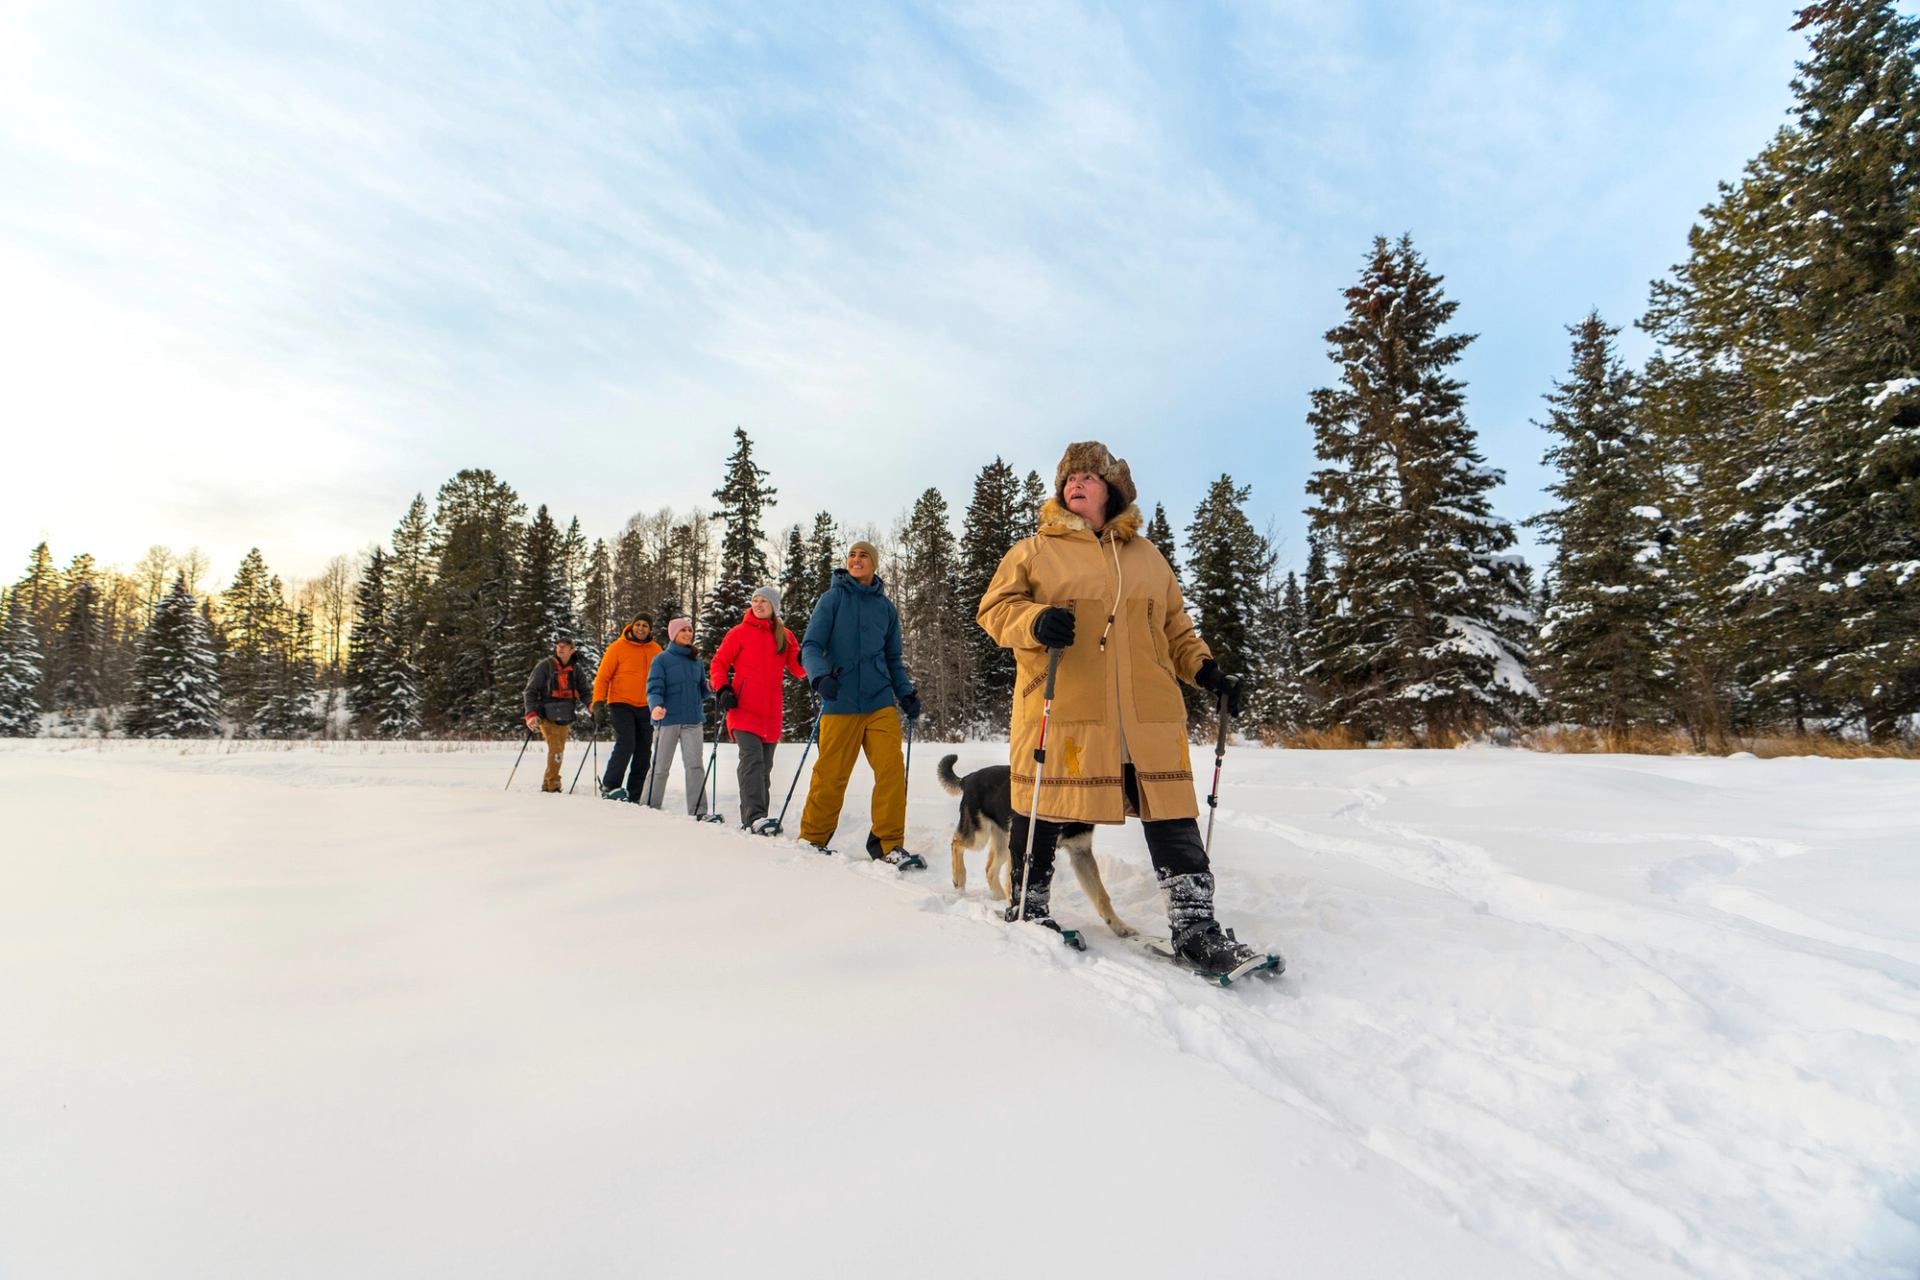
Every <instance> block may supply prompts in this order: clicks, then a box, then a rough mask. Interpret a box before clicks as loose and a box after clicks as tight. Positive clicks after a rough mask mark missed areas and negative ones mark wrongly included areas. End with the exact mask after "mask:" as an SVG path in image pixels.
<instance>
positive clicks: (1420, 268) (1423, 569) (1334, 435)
mask: <svg viewBox="0 0 1920 1280" xmlns="http://www.w3.org/2000/svg"><path fill="white" fill-rule="evenodd" d="M1440 285H1441V279H1440V277H1439V276H1437V275H1435V274H1434V273H1433V272H1432V271H1430V270H1429V269H1428V268H1427V265H1426V263H1425V261H1424V260H1423V259H1422V258H1421V257H1420V256H1419V254H1418V253H1416V252H1415V251H1414V248H1413V242H1412V239H1411V238H1410V237H1406V236H1402V237H1401V238H1400V240H1399V241H1398V242H1396V243H1389V242H1388V241H1387V240H1386V239H1385V238H1376V239H1375V240H1374V244H1373V250H1372V252H1371V254H1370V255H1369V257H1368V261H1367V264H1366V267H1365V268H1364V270H1363V271H1362V273H1361V278H1360V282H1359V283H1358V284H1357V285H1356V286H1355V287H1353V288H1351V289H1349V290H1347V294H1346V298H1347V308H1346V311H1347V314H1346V319H1345V320H1344V321H1343V322H1342V323H1341V324H1339V325H1337V326H1335V327H1334V328H1333V329H1331V330H1329V331H1328V332H1327V335H1326V337H1327V342H1328V343H1329V345H1330V346H1331V348H1332V351H1331V355H1332V357H1333V359H1334V360H1335V361H1336V363H1338V364H1339V365H1340V367H1341V372H1342V380H1341V385H1340V386H1338V387H1328V388H1321V389H1319V390H1317V391H1315V392H1314V393H1313V410H1312V412H1311V413H1310V414H1309V415H1308V422H1309V423H1310V424H1312V426H1313V428H1314V451H1315V453H1316V454H1317V455H1318V456H1319V457H1320V459H1321V460H1322V462H1324V463H1326V464H1328V465H1326V466H1324V467H1323V468H1322V469H1320V470H1318V471H1316V472H1315V473H1314V474H1313V476H1312V478H1311V479H1310V480H1309V482H1308V485H1307V489H1308V492H1309V493H1310V494H1311V495H1312V496H1313V497H1314V499H1315V501H1314V504H1313V506H1312V507H1311V508H1310V509H1309V511H1308V516H1309V519H1310V521H1311V526H1312V529H1313V531H1314V533H1315V534H1316V535H1317V536H1318V537H1319V538H1320V539H1321V540H1322V541H1323V543H1324V545H1325V547H1326V548H1327V551H1328V554H1329V560H1330V565H1329V569H1330V580H1329V584H1328V590H1327V599H1326V600H1325V601H1323V602H1322V604H1321V607H1322V613H1321V616H1320V618H1319V619H1318V621H1317V622H1316V623H1315V626H1314V629H1313V631H1312V633H1311V650H1312V657H1313V663H1312V665H1311V666H1310V667H1309V672H1310V673H1312V674H1317V675H1318V676H1319V677H1320V678H1321V679H1322V680H1323V681H1324V682H1325V683H1326V685H1327V687H1328V692H1329V695H1330V696H1329V702H1328V708H1327V710H1328V714H1329V715H1330V716H1331V717H1332V718H1334V719H1336V720H1341V721H1351V722H1355V723H1357V724H1358V725H1360V726H1361V727H1362V728H1363V730H1365V731H1366V732H1368V733H1369V734H1378V733H1381V732H1391V731H1399V732H1409V731H1416V730H1417V731H1422V732H1424V734H1425V735H1426V736H1427V737H1428V738H1429V739H1430V740H1431V739H1434V738H1437V737H1442V736H1444V735H1446V734H1448V733H1453V732H1460V731H1467V730H1471V729H1473V728H1475V727H1477V726H1479V725H1480V724H1482V723H1484V722H1485V721H1487V720H1488V719H1501V720H1507V719H1511V718H1513V717H1514V716H1515V715H1516V714H1517V713H1518V711H1519V709H1520V705H1521V701H1522V700H1523V699H1525V698H1526V697H1528V696H1530V695H1531V693H1532V687H1531V685H1530V683H1529V682H1528V680H1527V677H1526V674H1525V671H1526V651H1525V645H1524V642H1523V640H1522V635H1523V629H1524V628H1526V627H1527V626H1529V625H1530V623H1531V611H1530V609H1529V608H1528V601H1527V600H1526V598H1525V595H1524V589H1523V586H1522V583H1521V580H1520V575H1519V571H1520V567H1521V562H1520V561H1519V559H1518V557H1516V556H1513V555H1511V554H1509V551H1508V549H1509V548H1510V547H1511V546H1512V545H1513V542H1514V534H1513V529H1512V527H1511V526H1510V525H1509V524H1508V523H1507V522H1506V521H1505V520H1502V519H1500V518H1499V517H1497V516H1495V515H1494V514H1493V512H1492V510H1491V507H1490V504H1489V503H1488V500H1487V494H1488V493H1489V491H1490V490H1491V489H1492V488H1493V487H1494V486H1495V485H1496V484H1498V483H1499V481H1500V479H1501V473H1500V472H1498V471H1496V470H1494V469H1492V468H1490V467H1488V466H1487V465H1486V463H1485V460H1484V459H1483V458H1482V457H1481V456H1480V453H1479V451H1478V449H1477V447H1476V443H1475V438H1474V433H1473V431H1472V429H1471V428H1470V427H1469V426H1468V424H1467V420H1466V414H1465V411H1464V406H1465V396H1464V394H1463V393H1464V384H1462V383H1461V382H1459V381H1458V380H1456V379H1454V378H1452V377H1450V376H1449V375H1448V374H1447V369H1448V368H1449V367H1450V366H1451V365H1453V364H1454V363H1455V362H1456V361H1458V360H1459V358H1460V354H1461V352H1462V351H1464V350H1465V348H1466V346H1467V344H1468V343H1470V342H1472V341H1473V338H1472V335H1470V334H1447V333H1443V332H1442V328H1443V326H1444V325H1445V324H1446V323H1447V322H1448V321H1449V320H1450V319H1451V318H1452V316H1453V313H1454V312H1455V310H1457V309H1458V306H1459V304H1458V303H1455V302H1452V301H1449V300H1447V299H1446V298H1445V297H1444V295H1443V294H1442V293H1441V290H1440ZM1195 572H1196V575H1197V570H1196V571H1195Z"/></svg>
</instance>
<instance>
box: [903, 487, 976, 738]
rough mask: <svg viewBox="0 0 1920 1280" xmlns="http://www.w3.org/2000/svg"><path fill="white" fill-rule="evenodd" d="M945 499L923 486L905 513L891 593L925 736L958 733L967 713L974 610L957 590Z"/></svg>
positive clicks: (957, 559) (954, 548) (969, 713)
mask: <svg viewBox="0 0 1920 1280" xmlns="http://www.w3.org/2000/svg"><path fill="white" fill-rule="evenodd" d="M947 514H948V508H947V500H946V498H945V497H943V496H942V495H941V493H940V491H939V490H938V489H928V490H926V491H925V492H924V493H922V494H921V495H920V497H919V499H918V500H917V501H916V502H915V503H914V504H913V510H912V512H911V513H910V514H909V515H908V516H907V523H906V528H905V530H904V536H903V537H902V539H901V544H900V552H899V572H898V575H897V577H896V578H895V580H894V584H893V593H892V594H893V597H894V599H895V600H896V601H898V603H899V606H900V632H901V651H902V655H903V656H904V658H905V660H906V663H907V665H908V667H909V668H911V669H912V671H913V672H914V688H915V690H916V691H917V692H918V693H919V695H920V702H921V708H922V720H921V724H920V726H919V728H920V731H921V732H924V733H925V734H926V736H927V737H929V738H935V739H940V738H946V739H951V738H956V737H959V736H960V735H961V734H962V733H963V732H964V729H965V726H966V724H967V723H968V721H969V720H970V719H971V718H972V714H973V698H972V696H971V690H970V689H969V688H968V683H967V681H968V675H969V673H970V671H971V667H972V662H971V656H972V655H971V653H970V644H969V640H968V635H967V632H968V631H970V630H974V629H976V628H974V626H973V610H972V609H971V608H967V607H966V606H965V605H964V603H963V600H962V596H961V591H960V556H959V548H958V544H957V543H956V541H955V539H954V536H953V530H952V529H951V528H950V527H948V524H947Z"/></svg>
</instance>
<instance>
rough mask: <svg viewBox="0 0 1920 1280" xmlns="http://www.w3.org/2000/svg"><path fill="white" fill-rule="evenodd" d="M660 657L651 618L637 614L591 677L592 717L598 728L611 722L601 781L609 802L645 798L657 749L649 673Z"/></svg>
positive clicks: (602, 790) (637, 802) (607, 650)
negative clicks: (644, 786)
mask: <svg viewBox="0 0 1920 1280" xmlns="http://www.w3.org/2000/svg"><path fill="white" fill-rule="evenodd" d="M659 654H660V646H659V644H658V643H656V642H655V640H654V638H653V619H652V618H651V617H649V616H648V615H646V614H644V613H636V614H634V615H633V621H631V622H629V623H628V624H627V625H626V627H625V628H624V629H623V630H622V631H621V632H620V634H619V636H617V637H616V638H615V639H614V642H613V643H612V644H610V645H608V646H607V649H606V652H605V653H603V654H601V655H600V669H599V671H598V672H596V673H595V675H594V677H593V718H594V722H595V723H596V724H605V723H607V721H608V720H609V719H611V720H612V721H613V750H612V751H610V752H608V753H607V772H606V776H605V777H603V778H601V780H600V793H601V794H602V795H604V796H605V797H606V798H607V799H609V800H628V801H631V802H632V803H634V804H639V803H640V802H641V801H642V800H643V799H644V797H643V796H642V795H641V794H640V792H641V790H642V788H641V785H640V784H641V780H642V779H643V778H645V777H646V776H647V756H648V753H649V752H650V751H652V749H653V720H652V718H651V717H650V716H649V715H648V714H647V672H648V671H650V670H651V669H652V667H653V660H654V658H656V657H658V656H659Z"/></svg>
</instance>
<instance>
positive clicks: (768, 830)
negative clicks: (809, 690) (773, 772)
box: [758, 711, 820, 836]
mask: <svg viewBox="0 0 1920 1280" xmlns="http://www.w3.org/2000/svg"><path fill="white" fill-rule="evenodd" d="M819 737H820V712H818V711H816V712H814V713H813V728H812V729H811V730H809V731H808V733H807V745H806V746H805V747H804V748H802V749H801V752H800V763H799V764H798V765H797V766H795V768H794V771H793V781H792V782H791V783H790V784H788V786H787V798H786V799H785V800H783V801H781V803H780V816H779V817H777V818H775V819H773V821H771V822H762V823H761V824H760V826H759V828H758V830H759V833H760V834H761V835H763V836H777V835H779V834H780V830H781V828H780V824H781V823H783V822H785V821H786V820H787V806H788V805H790V804H792V803H793V792H794V788H795V787H798V786H799V785H800V771H801V770H802V769H805V768H806V767H807V752H809V751H812V750H813V744H814V742H815V740H817V739H818V738H819Z"/></svg>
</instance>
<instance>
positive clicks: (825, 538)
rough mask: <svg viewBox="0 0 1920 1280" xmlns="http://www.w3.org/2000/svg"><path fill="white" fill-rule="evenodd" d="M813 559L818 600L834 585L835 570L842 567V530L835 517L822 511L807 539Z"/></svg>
mask: <svg viewBox="0 0 1920 1280" xmlns="http://www.w3.org/2000/svg"><path fill="white" fill-rule="evenodd" d="M807 545H808V549H809V551H810V552H811V554H812V559H813V595H812V599H814V600H818V599H819V598H820V597H821V596H824V595H825V594H827V588H828V587H831V586H832V585H833V571H834V570H835V569H837V568H839V567H840V560H841V556H840V530H839V528H838V526H836V525H835V524H834V521H833V517H832V516H830V515H828V514H827V513H826V512H824V511H822V512H820V513H819V514H817V515H815V516H814V517H813V532H812V533H811V534H810V535H809V537H808V539H807Z"/></svg>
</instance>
